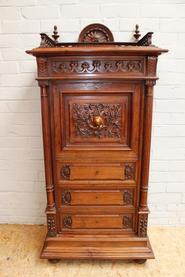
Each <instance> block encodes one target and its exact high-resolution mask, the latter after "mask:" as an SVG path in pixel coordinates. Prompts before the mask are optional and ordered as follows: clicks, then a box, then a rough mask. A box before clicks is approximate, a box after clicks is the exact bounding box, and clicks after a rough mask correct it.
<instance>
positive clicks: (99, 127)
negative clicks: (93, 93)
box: [72, 103, 121, 139]
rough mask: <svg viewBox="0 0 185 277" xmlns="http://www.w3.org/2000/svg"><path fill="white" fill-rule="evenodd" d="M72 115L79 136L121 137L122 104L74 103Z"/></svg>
mask: <svg viewBox="0 0 185 277" xmlns="http://www.w3.org/2000/svg"><path fill="white" fill-rule="evenodd" d="M72 117H73V121H74V127H75V129H74V132H75V134H74V135H75V136H77V137H79V136H80V137H84V138H89V137H96V138H113V139H119V138H120V137H121V105H120V104H96V103H94V104H76V103H75V104H73V106H72Z"/></svg>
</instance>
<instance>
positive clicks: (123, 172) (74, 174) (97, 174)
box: [57, 163, 135, 181]
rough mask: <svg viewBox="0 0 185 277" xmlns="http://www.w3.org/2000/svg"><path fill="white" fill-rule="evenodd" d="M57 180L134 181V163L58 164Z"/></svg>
mask: <svg viewBox="0 0 185 277" xmlns="http://www.w3.org/2000/svg"><path fill="white" fill-rule="evenodd" d="M57 171H58V172H57V175H58V180H59V181H60V180H71V181H72V180H135V163H125V164H107V165H106V164H89V165H83V164H78V165H69V164H58V167H57Z"/></svg>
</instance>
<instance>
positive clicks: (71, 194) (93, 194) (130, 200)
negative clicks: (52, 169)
mask: <svg viewBox="0 0 185 277" xmlns="http://www.w3.org/2000/svg"><path fill="white" fill-rule="evenodd" d="M58 196H59V206H61V205H71V206H78V205H79V206H83V205H97V206H98V205H122V206H125V207H133V205H134V197H135V195H134V188H126V189H123V190H66V189H60V190H59V193H58Z"/></svg>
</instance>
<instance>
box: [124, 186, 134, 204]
mask: <svg viewBox="0 0 185 277" xmlns="http://www.w3.org/2000/svg"><path fill="white" fill-rule="evenodd" d="M132 203H133V193H132V192H131V191H130V190H128V189H125V190H124V191H123V205H132Z"/></svg>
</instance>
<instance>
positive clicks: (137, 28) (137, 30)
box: [134, 24, 141, 41]
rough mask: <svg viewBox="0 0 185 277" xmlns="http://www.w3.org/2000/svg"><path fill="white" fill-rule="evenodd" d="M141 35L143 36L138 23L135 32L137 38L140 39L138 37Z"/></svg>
mask: <svg viewBox="0 0 185 277" xmlns="http://www.w3.org/2000/svg"><path fill="white" fill-rule="evenodd" d="M140 36H141V34H140V32H139V25H138V24H136V27H135V32H134V37H135V40H136V41H138V39H139V37H140Z"/></svg>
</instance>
